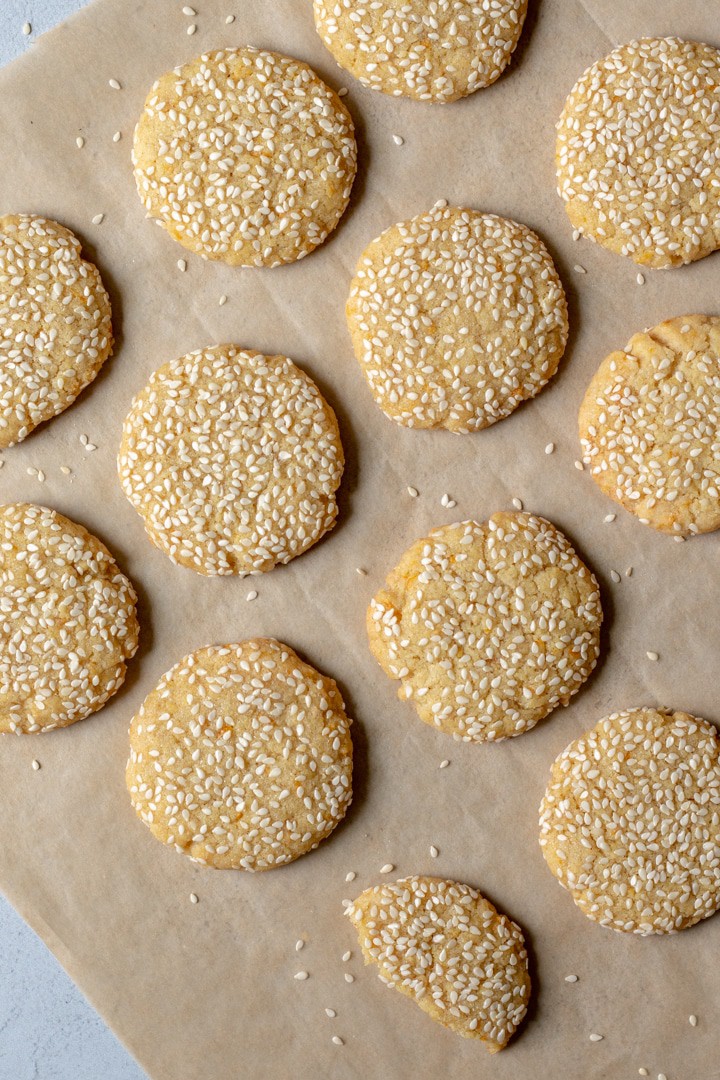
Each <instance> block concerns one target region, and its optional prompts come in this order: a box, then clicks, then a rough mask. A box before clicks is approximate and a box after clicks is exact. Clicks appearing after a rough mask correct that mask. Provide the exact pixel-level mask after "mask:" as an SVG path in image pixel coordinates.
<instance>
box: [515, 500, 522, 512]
mask: <svg viewBox="0 0 720 1080" xmlns="http://www.w3.org/2000/svg"><path fill="white" fill-rule="evenodd" d="M512 504H513V506H514V507H515V509H516V510H522V508H523V504H522V499H513V501H512Z"/></svg>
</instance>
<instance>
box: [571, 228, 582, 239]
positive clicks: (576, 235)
mask: <svg viewBox="0 0 720 1080" xmlns="http://www.w3.org/2000/svg"><path fill="white" fill-rule="evenodd" d="M581 235H582V234H581V232H580V230H579V229H573V231H572V238H573V240H575V241H578V240H579V239H580V236H581Z"/></svg>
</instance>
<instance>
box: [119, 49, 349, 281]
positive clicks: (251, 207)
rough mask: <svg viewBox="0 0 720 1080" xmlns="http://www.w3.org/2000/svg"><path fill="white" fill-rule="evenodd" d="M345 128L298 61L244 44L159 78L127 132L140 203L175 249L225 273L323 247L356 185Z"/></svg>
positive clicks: (327, 94)
mask: <svg viewBox="0 0 720 1080" xmlns="http://www.w3.org/2000/svg"><path fill="white" fill-rule="evenodd" d="M356 156H357V149H356V145H355V136H354V129H353V122H352V119H351V117H350V114H349V112H348V111H347V109H346V108H345V106H344V105H343V103H342V102H341V101H340V99H339V97H338V96H337V94H335V93H334V91H332V90H331V89H330V87H328V86H326V85H325V83H324V82H322V80H321V79H319V78H318V76H317V75H316V74H315V73H314V71H312V69H311V68H309V67H308V66H307V64H303V63H302V62H301V61H299V60H293V59H291V58H289V57H286V56H280V55H278V54H277V53H272V52H262V51H258V50H257V49H252V48H249V47H245V48H239V49H225V50H223V51H220V52H212V53H205V54H203V55H202V56H200V57H197V58H196V59H195V60H193V61H191V62H190V63H188V64H185V65H184V66H183V67H178V68H175V69H174V70H173V71H169V72H167V73H166V74H165V75H163V76H162V77H161V78H160V79H158V81H157V82H156V83H155V85H154V86H153V88H152V90H151V91H150V94H149V95H148V98H147V100H146V102H145V108H144V111H143V113H142V115H141V117H140V120H139V121H138V124H137V127H136V129H135V140H134V144H133V165H134V166H135V181H136V184H137V189H138V193H139V195H140V198H141V200H142V202H143V204H144V206H145V208H146V209H147V211H148V212H149V214H150V215H151V217H154V218H156V219H157V220H158V221H159V222H160V224H162V225H163V226H164V228H166V229H167V231H168V232H169V233H170V235H171V236H172V237H174V239H175V240H177V241H179V243H181V244H182V245H183V246H184V247H186V248H188V249H189V250H190V251H194V252H195V253H196V254H198V255H202V256H203V257H204V258H206V259H219V260H222V261H223V262H226V263H230V264H231V265H233V266H279V265H281V264H282V263H287V262H293V261H294V260H296V259H301V258H302V257H303V256H304V255H307V254H308V252H310V251H312V250H313V248H315V247H317V245H318V244H321V243H322V242H323V240H324V239H325V238H326V236H327V235H328V234H329V233H330V232H332V230H333V229H334V228H335V226H336V225H337V223H338V221H339V220H340V218H341V216H342V214H343V211H344V210H345V207H346V206H347V203H348V199H349V198H350V189H351V188H352V183H353V180H354V178H355V169H356Z"/></svg>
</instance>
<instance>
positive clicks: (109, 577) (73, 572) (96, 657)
mask: <svg viewBox="0 0 720 1080" xmlns="http://www.w3.org/2000/svg"><path fill="white" fill-rule="evenodd" d="M135 608H136V596H135V590H134V589H133V587H132V585H131V583H130V582H129V581H128V579H127V578H126V577H125V575H124V574H121V573H120V570H119V569H118V567H117V564H116V562H115V560H114V559H113V557H112V556H111V554H110V552H109V551H108V550H107V548H106V547H105V546H104V544H101V543H100V541H99V540H97V539H96V538H95V537H94V536H92V535H91V534H90V533H89V532H88V531H87V530H86V529H84V528H83V527H82V525H77V524H76V523H75V522H74V521H70V520H69V519H68V518H66V517H63V516H62V514H58V513H56V512H55V511H54V510H50V509H48V507H46V506H34V505H32V504H29V503H10V504H8V505H6V506H3V507H0V731H4V732H7V731H13V732H16V733H17V734H27V733H34V732H37V731H51V730H52V729H53V728H60V727H66V726H67V725H68V724H74V723H75V722H76V721H77V720H82V719H84V718H85V717H86V716H89V715H90V714H91V713H93V712H96V711H97V710H98V709H99V708H100V707H101V706H102V705H104V704H105V702H106V701H107V700H108V698H110V697H112V695H113V694H114V693H115V691H116V690H117V689H118V688H119V687H120V686H121V685H122V683H123V680H124V678H125V666H126V661H127V660H129V659H130V657H131V656H133V655H134V654H135V650H136V649H137V644H138V622H137V617H136V611H135Z"/></svg>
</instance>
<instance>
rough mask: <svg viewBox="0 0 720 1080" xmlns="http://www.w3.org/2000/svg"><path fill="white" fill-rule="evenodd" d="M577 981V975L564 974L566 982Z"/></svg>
mask: <svg viewBox="0 0 720 1080" xmlns="http://www.w3.org/2000/svg"><path fill="white" fill-rule="evenodd" d="M577 981H578V977H577V975H566V976H565V982H567V983H576V982H577Z"/></svg>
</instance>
